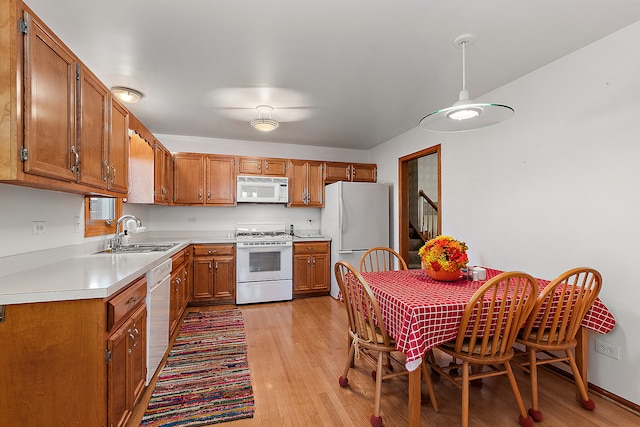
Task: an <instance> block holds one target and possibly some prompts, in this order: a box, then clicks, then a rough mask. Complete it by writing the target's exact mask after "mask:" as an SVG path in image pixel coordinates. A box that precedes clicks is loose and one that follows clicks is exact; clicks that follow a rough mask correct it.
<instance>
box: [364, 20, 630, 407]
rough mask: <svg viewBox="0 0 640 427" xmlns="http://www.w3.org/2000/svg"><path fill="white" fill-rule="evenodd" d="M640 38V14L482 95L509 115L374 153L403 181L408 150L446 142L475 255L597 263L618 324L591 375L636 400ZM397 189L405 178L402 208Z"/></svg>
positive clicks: (449, 170)
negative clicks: (401, 167)
mask: <svg viewBox="0 0 640 427" xmlns="http://www.w3.org/2000/svg"><path fill="white" fill-rule="evenodd" d="M638 39H640V23H637V24H634V25H632V26H630V27H628V28H626V29H624V30H622V31H619V32H618V33H615V34H613V35H611V36H609V37H607V38H605V39H602V40H600V41H598V42H596V43H594V44H592V45H590V46H587V47H585V48H583V49H581V50H579V51H577V52H575V53H573V54H571V55H569V56H567V57H565V58H562V59H560V60H558V61H557V62H555V63H552V64H550V65H548V66H546V67H543V68H541V69H539V70H537V71H535V72H533V73H531V74H529V75H526V76H524V77H522V78H520V79H518V80H516V81H514V82H512V83H510V84H508V85H506V86H504V87H502V88H500V89H498V90H496V91H494V92H492V93H490V94H487V95H486V96H483V97H482V99H483V100H485V101H494V102H502V103H506V104H508V105H510V106H512V107H514V109H515V111H516V114H515V116H514V117H513V119H512V120H511V121H510V122H508V123H506V124H502V125H500V126H497V127H494V128H490V129H483V130H478V131H474V132H468V133H461V134H434V133H429V132H426V131H424V130H422V129H420V128H415V129H413V130H411V131H409V132H406V133H405V134H403V135H400V136H399V137H397V138H395V139H393V140H391V141H388V142H387V143H385V144H383V145H381V146H379V147H376V148H375V149H374V150H372V153H371V154H372V156H371V161H373V162H376V163H378V177H379V179H381V180H396V181H397V176H398V170H397V169H398V168H397V159H398V157H401V156H403V155H406V154H409V153H413V152H416V151H419V150H422V149H424V148H427V147H430V146H433V145H436V144H438V143H441V144H442V197H441V204H442V213H443V220H442V225H443V232H444V233H445V234H451V235H453V236H456V237H457V238H460V239H462V240H464V241H466V242H467V244H468V245H469V248H470V250H469V252H470V253H469V255H470V260H471V262H472V263H473V264H484V265H487V266H491V267H495V268H499V269H503V270H524V271H526V272H529V273H531V274H532V275H534V276H536V277H542V278H547V279H551V278H553V277H555V276H557V275H558V274H560V273H561V272H563V271H565V270H568V269H569V268H572V267H577V266H585V265H586V266H591V267H594V268H596V269H598V270H599V271H600V272H601V273H602V276H603V279H604V283H603V289H602V291H601V294H600V297H601V299H602V300H603V301H604V302H605V304H606V305H607V306H608V307H609V308H610V309H611V311H612V312H613V314H614V315H615V317H616V320H617V325H616V327H615V329H614V330H613V331H612V332H611V333H610V334H608V335H604V336H598V335H597V334H591V336H590V340H591V343H592V345H591V350H590V354H589V363H590V366H589V381H590V382H592V383H594V384H596V385H598V386H600V387H602V388H604V389H607V390H609V391H611V392H613V393H615V394H617V395H619V396H621V397H623V398H625V399H628V400H630V401H632V402H634V403H636V404H639V403H640V388H638V384H640V370H638V369H637V367H638V365H639V363H640V340H638V338H639V337H640V333H639V332H638V328H637V325H638V324H640V310H638V308H637V307H638V301H640V286H638V278H637V271H636V266H637V265H638V264H637V262H638V260H637V256H638V253H639V252H638V249H637V244H638V242H639V241H640V227H639V226H638V223H637V218H638V215H637V210H638V209H640V193H639V192H638V191H637V190H636V188H635V187H636V184H637V183H638V182H640V168H638V165H637V163H638V159H640V142H639V136H640V121H639V120H638V117H640V102H639V101H638V94H639V93H640V79H638V73H637V70H638V69H640V52H639V51H638V49H637V48H636V46H635V41H636V40H638ZM443 107H444V106H443ZM397 196H398V195H397V188H396V197H395V206H394V210H395V212H397V200H398V197H397ZM395 217H396V218H395V227H394V229H395V230H396V232H397V229H398V219H397V215H395ZM394 241H395V246H396V247H397V245H398V237H397V233H396V236H395V240H394ZM596 337H597V338H599V339H602V340H604V341H606V342H609V343H611V344H614V345H617V346H619V347H620V359H619V360H615V359H612V358H609V357H606V356H603V355H601V354H598V353H595V352H594V350H593V341H594V340H595V338H596Z"/></svg>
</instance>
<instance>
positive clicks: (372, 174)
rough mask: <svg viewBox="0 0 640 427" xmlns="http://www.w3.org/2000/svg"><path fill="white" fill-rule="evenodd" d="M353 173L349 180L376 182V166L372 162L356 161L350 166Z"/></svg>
mask: <svg viewBox="0 0 640 427" xmlns="http://www.w3.org/2000/svg"><path fill="white" fill-rule="evenodd" d="M352 168H353V173H352V177H351V180H352V181H356V182H376V181H377V179H378V173H377V172H378V168H377V166H376V165H374V164H369V163H356V164H354V165H353V166H352Z"/></svg>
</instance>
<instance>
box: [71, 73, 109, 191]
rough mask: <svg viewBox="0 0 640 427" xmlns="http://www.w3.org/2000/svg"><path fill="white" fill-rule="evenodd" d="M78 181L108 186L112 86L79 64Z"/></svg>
mask: <svg viewBox="0 0 640 427" xmlns="http://www.w3.org/2000/svg"><path fill="white" fill-rule="evenodd" d="M78 73H79V75H78V77H79V83H78V87H79V93H78V153H79V155H80V170H79V172H78V178H79V179H78V182H79V183H81V184H84V185H90V186H92V187H98V188H106V187H107V167H106V166H107V163H106V156H107V154H108V141H109V135H108V131H109V129H108V127H107V125H108V120H109V90H108V89H107V87H106V86H105V85H103V84H102V83H101V82H100V81H99V80H98V78H97V77H96V76H94V75H93V73H91V72H90V71H89V70H88V69H86V68H85V67H83V66H78Z"/></svg>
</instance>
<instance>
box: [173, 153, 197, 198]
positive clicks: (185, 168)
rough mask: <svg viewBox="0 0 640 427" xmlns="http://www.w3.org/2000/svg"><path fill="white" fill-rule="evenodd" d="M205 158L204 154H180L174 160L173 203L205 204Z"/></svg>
mask: <svg viewBox="0 0 640 427" xmlns="http://www.w3.org/2000/svg"><path fill="white" fill-rule="evenodd" d="M203 196H204V158H203V156H202V154H195V153H178V154H176V155H175V156H174V158H173V203H176V204H193V205H199V204H203V203H204V197H203Z"/></svg>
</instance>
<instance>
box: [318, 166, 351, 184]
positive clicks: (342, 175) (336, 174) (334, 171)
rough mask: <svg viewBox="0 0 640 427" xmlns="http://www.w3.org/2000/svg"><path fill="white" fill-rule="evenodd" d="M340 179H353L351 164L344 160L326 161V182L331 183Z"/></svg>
mask: <svg viewBox="0 0 640 427" xmlns="http://www.w3.org/2000/svg"><path fill="white" fill-rule="evenodd" d="M338 181H351V164H350V163H342V162H327V163H325V170H324V183H325V184H331V183H334V182H338Z"/></svg>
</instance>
